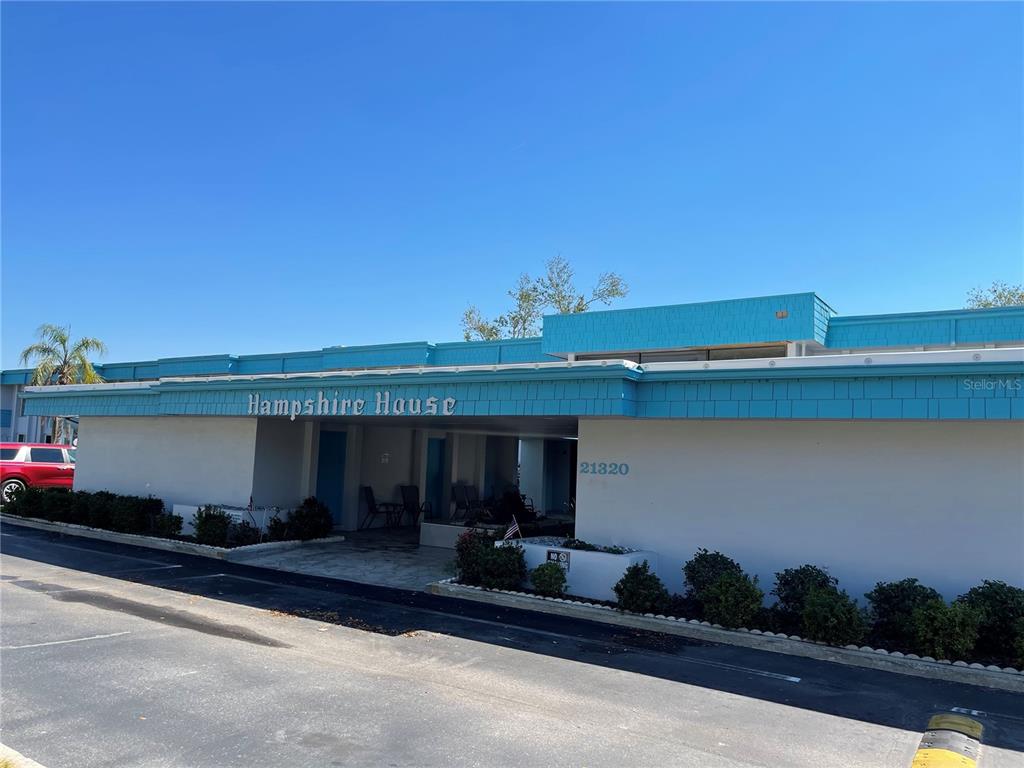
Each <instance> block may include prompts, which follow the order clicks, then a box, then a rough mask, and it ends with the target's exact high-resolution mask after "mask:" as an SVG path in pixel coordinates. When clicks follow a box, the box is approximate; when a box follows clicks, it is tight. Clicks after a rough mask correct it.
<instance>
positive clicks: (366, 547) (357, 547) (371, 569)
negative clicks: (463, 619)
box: [244, 528, 455, 590]
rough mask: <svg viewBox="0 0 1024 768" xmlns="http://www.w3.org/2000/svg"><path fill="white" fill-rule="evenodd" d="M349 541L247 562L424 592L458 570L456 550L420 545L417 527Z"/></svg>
mask: <svg viewBox="0 0 1024 768" xmlns="http://www.w3.org/2000/svg"><path fill="white" fill-rule="evenodd" d="M345 537H346V538H345V541H336V542H331V543H328V544H306V545H304V546H302V547H300V548H299V549H294V550H289V551H286V552H272V553H267V554H262V555H257V556H254V557H251V558H246V559H245V560H244V562H245V563H246V564H248V565H258V566H260V567H263V568H276V569H278V570H281V571H291V572H294V573H303V574H308V575H311V576H326V577H328V578H332V579H345V580H348V581H358V582H360V583H362V584H377V585H379V586H385V587H396V588H398V589H412V590H422V589H423V588H424V587H425V586H426V585H427V584H429V583H430V582H432V581H438V580H439V579H445V578H447V577H449V576H451V575H452V574H453V573H454V561H455V551H454V550H451V549H446V548H442V547H421V546H420V545H419V530H418V529H417V528H401V529H374V530H368V531H355V532H350V533H346V534H345Z"/></svg>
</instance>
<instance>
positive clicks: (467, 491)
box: [451, 483, 487, 520]
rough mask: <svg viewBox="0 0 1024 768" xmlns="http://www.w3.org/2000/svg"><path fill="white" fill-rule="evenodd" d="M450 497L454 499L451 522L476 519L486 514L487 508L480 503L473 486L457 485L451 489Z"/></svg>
mask: <svg viewBox="0 0 1024 768" xmlns="http://www.w3.org/2000/svg"><path fill="white" fill-rule="evenodd" d="M452 496H453V497H454V498H455V511H454V512H453V513H452V518H451V519H452V520H456V519H458V518H468V517H478V516H480V515H483V514H484V513H485V512H487V507H485V506H484V503H483V502H482V501H480V497H479V496H478V495H477V492H476V487H475V486H472V485H466V484H465V483H459V484H458V485H455V486H453V487H452Z"/></svg>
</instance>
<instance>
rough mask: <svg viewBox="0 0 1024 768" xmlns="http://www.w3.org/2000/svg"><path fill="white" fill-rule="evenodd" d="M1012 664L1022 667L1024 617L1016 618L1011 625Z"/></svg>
mask: <svg viewBox="0 0 1024 768" xmlns="http://www.w3.org/2000/svg"><path fill="white" fill-rule="evenodd" d="M1011 648H1012V650H1013V665H1014V666H1015V667H1016V668H1017V669H1024V619H1017V621H1016V622H1015V623H1014V625H1013V643H1012V645H1011Z"/></svg>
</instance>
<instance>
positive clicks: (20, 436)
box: [18, 432, 25, 443]
mask: <svg viewBox="0 0 1024 768" xmlns="http://www.w3.org/2000/svg"><path fill="white" fill-rule="evenodd" d="M18 442H19V443H24V442H25V433H24V432H19V433H18Z"/></svg>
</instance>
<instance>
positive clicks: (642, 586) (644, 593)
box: [612, 560, 672, 613]
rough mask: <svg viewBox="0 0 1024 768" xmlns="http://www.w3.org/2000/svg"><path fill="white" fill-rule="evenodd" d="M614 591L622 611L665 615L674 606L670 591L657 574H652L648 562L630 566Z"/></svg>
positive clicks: (613, 588)
mask: <svg viewBox="0 0 1024 768" xmlns="http://www.w3.org/2000/svg"><path fill="white" fill-rule="evenodd" d="M612 590H613V591H614V592H615V596H616V597H617V598H618V602H619V610H620V611H632V612H633V613H665V611H667V610H669V606H670V605H671V604H672V598H671V597H670V596H669V594H668V590H667V589H665V585H664V584H662V583H661V579H659V578H658V576H657V574H655V573H651V567H650V565H648V564H647V561H646V560H644V561H643V562H642V563H634V564H633V565H631V566H629V567H628V568H627V569H626V572H625V573H623V574H622V578H621V579H619V581H618V582H617V583H616V584H615V586H614V587H612Z"/></svg>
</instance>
